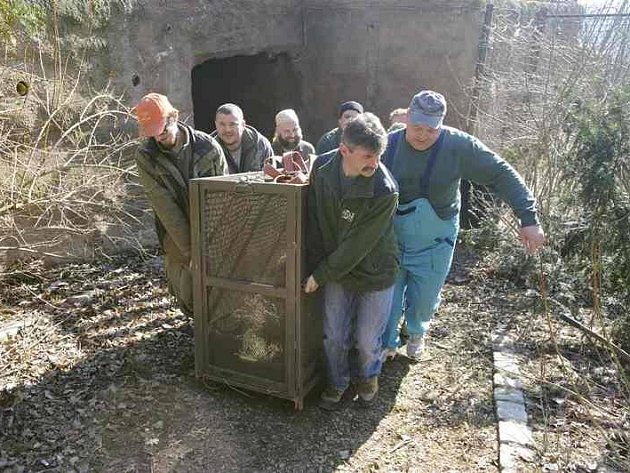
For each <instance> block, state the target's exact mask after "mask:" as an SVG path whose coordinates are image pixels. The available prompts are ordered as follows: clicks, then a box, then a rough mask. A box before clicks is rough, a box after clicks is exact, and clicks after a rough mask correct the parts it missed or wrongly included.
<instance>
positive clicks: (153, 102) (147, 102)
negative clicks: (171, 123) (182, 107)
mask: <svg viewBox="0 0 630 473" xmlns="http://www.w3.org/2000/svg"><path fill="white" fill-rule="evenodd" d="M173 110H175V108H174V107H173V106H172V105H171V102H169V101H168V98H167V97H166V96H165V95H162V94H156V93H155V92H151V93H150V94H147V95H145V96H144V97H142V99H141V100H140V102H138V105H136V119H137V120H138V126H139V127H140V136H146V137H153V136H158V135H160V134H162V132H163V131H164V127H165V126H166V121H167V120H166V119H167V117H168V116H169V114H170V113H171V112H172V111H173Z"/></svg>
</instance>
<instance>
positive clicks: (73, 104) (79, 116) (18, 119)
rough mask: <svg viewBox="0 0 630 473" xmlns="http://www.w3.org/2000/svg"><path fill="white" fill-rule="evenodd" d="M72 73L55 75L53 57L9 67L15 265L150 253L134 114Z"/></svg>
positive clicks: (4, 179) (2, 231) (6, 241)
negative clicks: (32, 257) (31, 256)
mask: <svg viewBox="0 0 630 473" xmlns="http://www.w3.org/2000/svg"><path fill="white" fill-rule="evenodd" d="M35 67H37V68H38V72H32V71H30V70H29V68H35ZM69 69H70V68H67V69H63V70H61V69H55V75H54V77H47V75H46V72H45V70H46V68H45V67H44V66H43V60H42V61H41V62H40V63H39V64H37V63H36V64H34V65H33V64H31V65H30V66H29V65H25V64H21V65H18V66H13V67H9V66H4V67H0V76H2V78H3V80H2V84H3V86H2V87H3V89H4V90H2V95H3V97H2V99H1V101H0V255H2V254H4V255H5V256H6V257H7V258H9V259H11V258H13V257H15V256H19V255H24V254H25V253H41V254H48V255H54V256H60V257H68V256H70V257H76V256H85V255H89V254H90V253H94V252H102V253H107V252H109V251H112V250H116V249H122V248H125V249H128V248H130V247H132V248H140V247H141V245H140V243H139V241H138V238H137V235H138V233H137V230H138V228H143V227H144V225H145V223H146V222H145V212H144V206H143V205H142V203H141V202H140V201H139V200H138V199H139V196H138V195H136V194H138V193H137V192H135V191H136V186H135V184H134V182H135V181H134V176H135V174H134V170H133V159H132V151H133V149H134V146H135V144H136V143H135V141H134V140H133V139H132V138H131V136H130V133H129V128H130V127H129V125H128V123H129V110H128V109H127V107H126V105H125V103H124V102H123V101H122V100H121V99H120V98H119V97H116V96H115V95H114V94H113V93H112V92H111V91H110V90H107V89H105V90H101V91H98V92H90V91H89V90H88V89H87V87H86V84H85V82H84V81H83V79H82V76H81V73H80V72H76V73H75V74H71V73H69V72H68V70H69ZM80 69H81V68H78V70H80ZM19 81H22V82H23V84H26V85H27V87H28V90H27V93H26V95H25V96H23V97H22V96H20V95H19V94H18V92H17V91H16V84H17V83H18V82H19ZM22 87H23V86H22ZM21 92H23V90H22V91H21Z"/></svg>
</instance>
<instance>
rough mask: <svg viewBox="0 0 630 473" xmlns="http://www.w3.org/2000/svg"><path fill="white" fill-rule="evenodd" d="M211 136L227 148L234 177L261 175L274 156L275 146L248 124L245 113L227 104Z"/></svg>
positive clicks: (236, 106) (221, 109)
mask: <svg viewBox="0 0 630 473" xmlns="http://www.w3.org/2000/svg"><path fill="white" fill-rule="evenodd" d="M214 124H215V126H216V130H215V131H213V132H212V134H211V136H212V137H213V138H216V140H217V141H218V142H219V144H220V145H221V148H223V152H224V153H225V158H226V159H227V162H228V166H229V170H230V174H236V173H241V172H251V171H260V170H261V169H262V167H263V164H264V163H265V160H266V159H267V158H268V157H270V156H273V150H272V149H271V143H269V140H268V139H267V138H265V137H264V136H263V135H261V134H260V133H259V132H258V130H256V129H255V128H254V127H251V126H249V125H247V124H246V123H245V118H244V116H243V110H241V108H240V107H239V106H238V105H234V104H233V103H226V104H223V105H221V106H220V107H219V108H218V109H217V113H216V115H215V119H214Z"/></svg>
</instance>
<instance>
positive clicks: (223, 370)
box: [191, 173, 322, 407]
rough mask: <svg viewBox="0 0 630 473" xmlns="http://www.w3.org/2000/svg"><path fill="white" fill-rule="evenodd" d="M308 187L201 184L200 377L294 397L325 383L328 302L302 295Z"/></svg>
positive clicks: (197, 271) (235, 179) (194, 200)
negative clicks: (322, 364)
mask: <svg viewBox="0 0 630 473" xmlns="http://www.w3.org/2000/svg"><path fill="white" fill-rule="evenodd" d="M306 189H307V187H306V186H305V185H287V184H276V183H268V182H264V180H263V178H262V175H261V174H260V173H247V174H236V175H231V176H224V177H217V178H204V179H195V180H193V181H191V223H192V244H193V279H194V301H195V304H194V305H195V307H194V312H195V368H196V372H197V375H198V376H203V377H207V378H210V379H214V380H219V381H224V382H227V383H230V384H234V385H238V386H242V387H245V388H250V389H255V390H259V391H263V392H266V393H270V394H273V395H276V396H279V397H284V398H287V399H291V400H293V401H294V402H295V404H296V407H301V405H302V401H303V398H304V396H305V395H306V394H307V393H308V391H309V389H310V388H311V387H312V386H313V385H314V384H315V383H316V382H317V377H318V362H319V358H320V349H321V339H322V338H321V337H322V335H321V333H322V331H321V317H320V316H319V310H318V308H319V305H318V304H317V302H316V300H315V299H314V298H313V297H312V296H307V295H305V294H304V293H303V291H302V288H301V281H302V280H303V279H304V278H305V277H306V276H307V275H306V274H304V272H305V269H304V268H305V265H304V255H305V244H304V236H305V234H304V229H305V216H306V215H305V209H306V205H305V202H306Z"/></svg>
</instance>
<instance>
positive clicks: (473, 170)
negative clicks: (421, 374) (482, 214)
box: [383, 90, 545, 359]
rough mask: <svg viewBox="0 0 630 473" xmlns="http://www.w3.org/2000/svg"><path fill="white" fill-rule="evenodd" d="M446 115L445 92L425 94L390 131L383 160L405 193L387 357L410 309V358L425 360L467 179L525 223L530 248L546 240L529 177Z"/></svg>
mask: <svg viewBox="0 0 630 473" xmlns="http://www.w3.org/2000/svg"><path fill="white" fill-rule="evenodd" d="M445 115H446V100H445V99H444V97H443V96H442V95H441V94H439V93H437V92H434V91H432V90H423V91H421V92H419V93H418V94H416V95H415V96H414V97H413V98H412V99H411V103H410V105H409V109H408V111H407V127H406V128H405V129H402V130H399V131H395V132H393V133H390V134H389V140H388V145H387V149H386V151H385V154H384V155H383V161H384V163H385V165H386V166H387V167H388V169H389V170H390V171H391V172H392V175H393V176H394V178H395V179H396V181H397V182H398V185H399V189H400V205H399V206H398V209H397V210H396V215H395V217H394V228H395V229H396V236H397V238H398V243H399V246H400V259H401V270H400V273H399V275H398V279H397V281H396V288H395V291H394V301H393V304H392V312H391V316H390V320H389V323H388V326H387V330H386V331H385V336H384V345H383V346H384V353H383V356H384V357H393V356H395V354H396V348H397V347H398V346H399V345H400V339H399V332H398V325H399V322H400V319H401V316H402V313H403V308H404V315H405V321H406V323H407V332H408V334H409V340H408V341H407V355H408V356H409V357H410V358H413V359H418V358H420V356H421V355H422V351H423V349H424V336H425V334H426V332H427V330H428V328H429V324H430V322H431V318H432V317H433V314H434V313H435V312H436V311H437V309H438V307H439V305H440V300H441V299H440V292H441V290H442V286H443V285H444V282H445V280H446V276H447V274H448V272H449V269H450V267H451V261H452V259H453V251H454V249H455V242H456V241H457V234H458V231H459V217H458V216H459V209H460V194H459V184H460V181H461V179H467V180H470V181H472V182H475V183H478V184H482V185H486V186H489V187H490V188H491V189H492V190H493V191H494V193H495V194H496V195H497V196H498V197H500V198H501V199H502V200H504V201H505V202H507V204H508V205H509V206H510V207H511V208H512V209H513V210H514V213H515V214H516V216H517V217H518V218H519V220H520V224H521V229H520V239H521V241H522V242H523V244H524V245H525V247H526V248H527V250H528V251H530V252H534V251H536V250H537V249H538V248H539V247H541V246H542V245H543V243H544V241H545V234H544V232H543V230H542V228H541V227H540V224H539V222H538V217H537V214H536V199H535V198H534V196H533V195H532V192H531V191H530V190H529V189H528V188H527V186H526V185H525V182H523V178H522V177H521V176H520V175H519V174H518V173H517V172H516V170H515V169H514V168H513V167H512V166H510V164H509V163H507V162H506V161H505V160H503V159H501V157H499V156H498V155H497V154H496V153H494V152H492V151H491V150H490V149H489V148H488V147H487V146H485V145H484V144H483V143H482V142H481V141H479V140H478V139H476V138H475V137H473V136H470V135H469V134H467V133H464V132H463V131H460V130H457V129H455V128H451V127H448V126H445V125H443V124H442V122H443V120H444V116H445Z"/></svg>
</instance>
